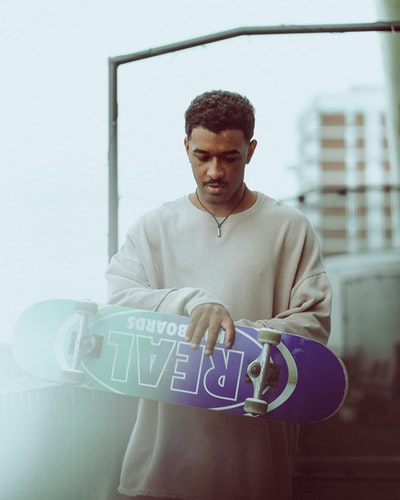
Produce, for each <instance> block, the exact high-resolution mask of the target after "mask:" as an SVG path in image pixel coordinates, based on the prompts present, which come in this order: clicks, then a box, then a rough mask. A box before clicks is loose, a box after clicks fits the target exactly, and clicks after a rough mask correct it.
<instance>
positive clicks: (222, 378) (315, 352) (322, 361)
mask: <svg viewBox="0 0 400 500" xmlns="http://www.w3.org/2000/svg"><path fill="white" fill-rule="evenodd" d="M188 322H189V318H186V317H182V316H174V315H167V314H162V313H156V312H150V311H142V310H137V309H130V308H126V307H119V306H111V305H98V304H95V303H93V302H77V301H74V300H49V301H45V302H40V303H38V304H35V305H33V306H32V307H30V308H29V309H27V310H26V311H25V312H24V313H23V314H22V315H21V316H20V318H19V319H18V320H17V323H16V325H15V328H14V333H13V353H14V357H15V360H16V361H17V363H18V364H19V365H20V367H21V368H22V369H23V370H24V371H26V372H27V373H29V374H31V375H33V376H36V377H40V378H43V379H46V380H49V381H53V382H56V383H72V384H79V385H82V387H87V388H89V389H94V390H101V391H109V392H114V393H119V394H123V395H126V396H135V397H140V398H146V399H152V400H156V401H163V402H168V403H176V404H183V405H190V406H198V407H202V408H209V409H210V410H215V411H227V412H231V413H236V414H241V415H256V416H259V417H266V418H271V419H276V420H284V421H291V422H317V421H320V420H325V419H327V418H329V417H330V416H332V415H333V414H335V413H336V412H337V410H338V409H339V408H340V406H341V404H342V403H343V401H344V399H345V396H346V392H347V373H346V369H345V367H344V365H343V363H342V361H341V360H340V359H339V358H338V357H337V356H336V355H335V354H334V353H333V352H332V351H330V350H329V349H328V348H326V347H325V346H324V345H322V344H321V343H319V342H316V341H313V340H310V339H306V338H304V337H300V336H297V335H293V334H289V333H284V332H278V331H276V330H271V329H268V328H264V329H259V330H258V329H255V328H250V327H245V326H237V327H236V338H235V343H234V345H233V347H232V348H231V349H226V348H225V346H224V332H223V331H222V330H221V332H220V336H219V338H218V341H217V344H216V347H215V349H214V353H213V354H212V356H207V355H206V354H205V341H204V340H203V342H202V343H201V344H200V347H199V349H198V350H193V349H192V348H191V345H190V343H189V342H187V341H186V340H185V332H186V328H187V325H188Z"/></svg>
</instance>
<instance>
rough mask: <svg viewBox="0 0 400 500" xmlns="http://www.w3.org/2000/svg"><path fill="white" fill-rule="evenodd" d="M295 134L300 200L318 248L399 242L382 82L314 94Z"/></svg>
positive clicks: (348, 249) (329, 250)
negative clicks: (318, 239)
mask: <svg viewBox="0 0 400 500" xmlns="http://www.w3.org/2000/svg"><path fill="white" fill-rule="evenodd" d="M299 137H300V145H299V151H300V155H299V157H300V160H299V165H298V167H297V172H298V177H299V185H300V191H301V192H302V196H301V198H300V199H301V208H302V209H303V210H304V211H305V212H306V213H307V215H308V217H309V218H310V220H311V221H312V223H313V225H314V227H315V228H316V229H317V231H318V232H319V234H320V237H321V243H322V249H323V253H324V254H325V255H333V254H340V253H359V252H362V251H366V250H378V249H388V248H393V247H399V246H400V224H399V220H398V219H399V214H400V207H399V189H398V181H397V178H396V175H395V172H394V171H393V170H392V169H391V165H390V161H389V153H388V142H387V133H386V119H385V96H384V93H383V90H382V89H379V88H356V89H353V90H351V91H350V92H348V93H345V94H340V95H324V96H319V97H317V98H316V99H315V100H314V101H313V102H312V103H311V105H310V106H309V108H308V109H306V110H305V112H304V113H303V115H302V116H301V119H300V121H299Z"/></svg>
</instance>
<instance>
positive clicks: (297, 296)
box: [236, 219, 332, 344]
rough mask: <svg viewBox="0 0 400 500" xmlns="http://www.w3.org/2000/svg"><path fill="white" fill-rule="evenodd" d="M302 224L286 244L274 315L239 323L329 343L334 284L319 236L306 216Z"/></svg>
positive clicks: (277, 286)
mask: <svg viewBox="0 0 400 500" xmlns="http://www.w3.org/2000/svg"><path fill="white" fill-rule="evenodd" d="M302 226H303V227H302V228H301V229H300V230H298V231H292V232H291V233H290V237H288V238H287V239H286V240H285V245H283V247H282V259H281V265H280V268H279V273H278V274H279V278H277V280H278V281H277V283H276V286H275V290H274V297H273V302H274V303H275V304H278V303H279V306H276V307H275V310H274V314H272V315H271V317H268V316H266V317H264V318H260V319H257V320H256V321H248V320H247V319H241V320H239V321H237V322H236V323H237V324H240V325H245V326H252V327H255V328H262V327H268V328H274V329H276V330H279V331H283V332H288V333H294V334H297V335H302V336H304V337H308V338H312V339H314V340H318V341H319V342H322V343H324V344H326V343H327V342H328V338H329V334H330V328H331V320H330V317H331V301H332V290H331V284H330V282H329V279H328V277H327V274H326V272H325V270H324V268H323V264H322V259H321V253H320V246H319V241H318V238H317V236H316V235H315V233H314V231H313V230H312V228H311V226H310V225H309V223H308V221H306V220H305V219H303V224H302Z"/></svg>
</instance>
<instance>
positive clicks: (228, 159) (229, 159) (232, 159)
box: [222, 156, 238, 163]
mask: <svg viewBox="0 0 400 500" xmlns="http://www.w3.org/2000/svg"><path fill="white" fill-rule="evenodd" d="M222 160H223V161H224V162H226V163H235V161H237V160H238V157H237V156H224V157H223V158H222Z"/></svg>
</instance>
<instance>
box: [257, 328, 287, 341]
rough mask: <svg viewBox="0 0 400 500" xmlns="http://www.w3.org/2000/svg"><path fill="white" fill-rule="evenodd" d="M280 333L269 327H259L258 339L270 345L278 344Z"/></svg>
mask: <svg viewBox="0 0 400 500" xmlns="http://www.w3.org/2000/svg"><path fill="white" fill-rule="evenodd" d="M281 337H282V334H281V333H280V332H278V331H277V330H272V329H271V328H261V329H260V330H259V331H258V341H259V342H263V343H268V344H272V345H278V344H279V343H280V341H281Z"/></svg>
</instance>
